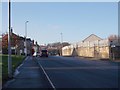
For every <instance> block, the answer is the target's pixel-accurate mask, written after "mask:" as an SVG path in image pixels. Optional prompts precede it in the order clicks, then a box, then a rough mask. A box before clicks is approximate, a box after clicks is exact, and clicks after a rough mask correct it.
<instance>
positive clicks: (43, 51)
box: [40, 50, 48, 57]
mask: <svg viewBox="0 0 120 90" xmlns="http://www.w3.org/2000/svg"><path fill="white" fill-rule="evenodd" d="M40 56H41V57H48V51H47V50H41V55H40Z"/></svg>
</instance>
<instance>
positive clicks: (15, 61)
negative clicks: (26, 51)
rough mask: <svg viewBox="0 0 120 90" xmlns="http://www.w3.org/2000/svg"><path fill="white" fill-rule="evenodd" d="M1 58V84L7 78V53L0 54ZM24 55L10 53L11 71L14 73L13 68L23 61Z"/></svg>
mask: <svg viewBox="0 0 120 90" xmlns="http://www.w3.org/2000/svg"><path fill="white" fill-rule="evenodd" d="M0 58H2V60H1V61H0V63H1V62H2V84H3V85H4V83H5V82H6V81H7V80H9V77H8V55H0ZM24 58H25V57H24V56H17V55H12V72H13V73H14V71H15V69H16V68H17V67H18V66H19V65H20V64H21V63H22V62H23V60H24Z"/></svg>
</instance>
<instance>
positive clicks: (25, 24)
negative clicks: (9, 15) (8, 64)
mask: <svg viewBox="0 0 120 90" xmlns="http://www.w3.org/2000/svg"><path fill="white" fill-rule="evenodd" d="M28 22H29V21H26V22H25V55H26V56H27V40H26V39H27V23H28Z"/></svg>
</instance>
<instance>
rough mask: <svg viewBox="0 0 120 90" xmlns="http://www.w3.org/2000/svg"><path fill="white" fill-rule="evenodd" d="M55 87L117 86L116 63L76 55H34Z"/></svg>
mask: <svg viewBox="0 0 120 90" xmlns="http://www.w3.org/2000/svg"><path fill="white" fill-rule="evenodd" d="M36 60H37V62H38V63H39V65H40V66H41V67H42V68H43V70H44V72H45V73H46V75H47V77H48V78H49V80H50V83H52V85H53V86H54V87H55V88H118V63H117V62H111V61H101V60H85V59H80V58H76V57H59V56H49V57H48V58H46V57H43V58H42V57H36Z"/></svg>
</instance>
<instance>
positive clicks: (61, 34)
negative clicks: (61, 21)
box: [60, 33, 63, 56]
mask: <svg viewBox="0 0 120 90" xmlns="http://www.w3.org/2000/svg"><path fill="white" fill-rule="evenodd" d="M60 35H61V56H62V47H63V34H62V33H60Z"/></svg>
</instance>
